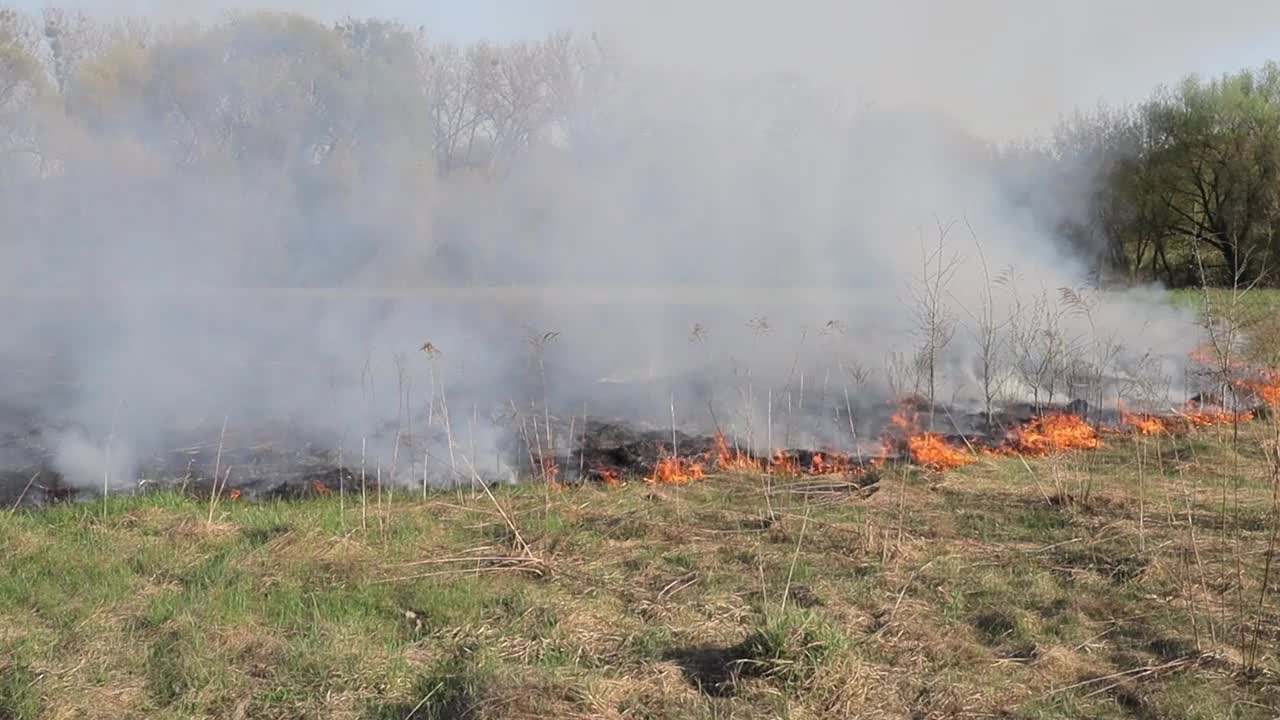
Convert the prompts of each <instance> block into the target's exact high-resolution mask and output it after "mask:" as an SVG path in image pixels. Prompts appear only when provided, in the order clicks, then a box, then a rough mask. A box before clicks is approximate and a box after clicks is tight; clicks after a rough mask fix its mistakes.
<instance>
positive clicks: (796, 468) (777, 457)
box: [769, 450, 800, 477]
mask: <svg viewBox="0 0 1280 720" xmlns="http://www.w3.org/2000/svg"><path fill="white" fill-rule="evenodd" d="M769 467H770V469H771V470H773V471H774V472H776V473H777V474H779V475H788V476H792V477H794V476H796V475H799V474H800V461H799V460H797V459H796V458H795V457H794V456H793V455H791V453H789V452H786V451H785V450H779V451H777V452H775V453H774V454H773V461H772V462H771V463H770V464H769Z"/></svg>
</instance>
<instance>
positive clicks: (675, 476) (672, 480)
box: [644, 457, 705, 485]
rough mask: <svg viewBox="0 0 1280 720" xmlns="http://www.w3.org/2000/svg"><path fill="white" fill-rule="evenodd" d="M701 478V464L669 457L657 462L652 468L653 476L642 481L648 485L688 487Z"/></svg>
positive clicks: (702, 473)
mask: <svg viewBox="0 0 1280 720" xmlns="http://www.w3.org/2000/svg"><path fill="white" fill-rule="evenodd" d="M703 477H705V473H704V472H703V469H702V463H700V462H694V461H691V460H683V459H681V458H678V457H669V458H663V459H662V460H659V461H658V464H657V466H655V467H654V468H653V475H652V476H650V477H647V478H645V479H644V481H645V482H647V483H649V484H650V485H688V484H689V483H691V482H693V481H694V480H701V479H702V478H703Z"/></svg>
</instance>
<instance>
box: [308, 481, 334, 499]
mask: <svg viewBox="0 0 1280 720" xmlns="http://www.w3.org/2000/svg"><path fill="white" fill-rule="evenodd" d="M311 492H313V493H315V494H317V495H332V494H333V491H332V490H330V489H329V486H328V485H325V484H324V483H322V482H320V481H319V480H317V481H315V482H313V483H311Z"/></svg>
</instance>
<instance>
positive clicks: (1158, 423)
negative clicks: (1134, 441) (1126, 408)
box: [1120, 413, 1171, 435]
mask: <svg viewBox="0 0 1280 720" xmlns="http://www.w3.org/2000/svg"><path fill="white" fill-rule="evenodd" d="M1120 417H1121V421H1122V422H1123V423H1124V424H1125V425H1128V426H1129V427H1132V428H1133V429H1134V430H1137V431H1138V434H1139V435H1160V434H1162V433H1167V432H1169V431H1170V430H1171V428H1170V422H1169V420H1168V419H1167V418H1162V417H1157V416H1155V415H1133V414H1130V413H1122V414H1121V416H1120Z"/></svg>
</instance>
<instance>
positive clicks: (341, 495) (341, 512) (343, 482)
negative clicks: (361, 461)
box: [338, 443, 347, 536]
mask: <svg viewBox="0 0 1280 720" xmlns="http://www.w3.org/2000/svg"><path fill="white" fill-rule="evenodd" d="M338 524H339V526H340V527H341V528H342V534H343V535H344V536H345V535H346V534H347V468H346V466H344V465H343V464H342V443H338Z"/></svg>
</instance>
